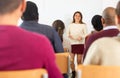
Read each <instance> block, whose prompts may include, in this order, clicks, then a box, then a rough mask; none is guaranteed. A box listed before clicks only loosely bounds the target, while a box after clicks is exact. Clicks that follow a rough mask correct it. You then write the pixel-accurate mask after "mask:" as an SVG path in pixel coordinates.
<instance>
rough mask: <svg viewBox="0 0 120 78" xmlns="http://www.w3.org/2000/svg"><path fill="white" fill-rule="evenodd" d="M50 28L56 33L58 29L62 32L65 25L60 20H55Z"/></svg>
mask: <svg viewBox="0 0 120 78" xmlns="http://www.w3.org/2000/svg"><path fill="white" fill-rule="evenodd" d="M52 26H53V27H54V28H55V29H56V31H58V30H59V29H61V30H64V28H65V25H64V23H63V22H62V21H61V20H55V21H54V22H53V24H52Z"/></svg>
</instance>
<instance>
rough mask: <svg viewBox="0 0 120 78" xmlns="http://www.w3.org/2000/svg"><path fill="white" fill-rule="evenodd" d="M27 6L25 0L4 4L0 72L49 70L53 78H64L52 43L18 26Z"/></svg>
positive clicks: (0, 25)
mask: <svg viewBox="0 0 120 78" xmlns="http://www.w3.org/2000/svg"><path fill="white" fill-rule="evenodd" d="M6 5H7V6H6ZM25 6H26V2H25V0H1V1H0V70H1V71H3V70H27V69H37V68H45V69H46V70H47V71H48V76H49V78H63V77H62V75H61V73H60V71H59V70H58V68H57V66H56V63H55V55H54V51H53V48H52V46H51V44H50V42H49V40H48V39H47V38H46V37H45V36H43V35H40V34H39V35H38V34H36V33H32V32H29V31H26V30H24V29H21V28H19V27H18V26H17V23H18V20H19V18H20V17H21V15H22V13H23V12H24V11H25Z"/></svg>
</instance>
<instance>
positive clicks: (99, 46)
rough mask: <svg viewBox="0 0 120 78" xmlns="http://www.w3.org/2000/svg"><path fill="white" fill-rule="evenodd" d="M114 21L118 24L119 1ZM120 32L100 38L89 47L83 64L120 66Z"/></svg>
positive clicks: (119, 21) (119, 16)
mask: <svg viewBox="0 0 120 78" xmlns="http://www.w3.org/2000/svg"><path fill="white" fill-rule="evenodd" d="M116 14H117V16H116V23H118V26H120V1H119V2H118V4H117V7H116ZM119 48H120V33H119V34H118V36H117V37H112V38H110V37H106V38H101V39H98V40H96V41H95V42H93V44H92V45H91V47H90V48H89V50H88V52H87V55H86V58H85V61H84V63H83V65H104V66H105V65H107V66H120V62H119V61H120V56H119V54H120V50H119Z"/></svg>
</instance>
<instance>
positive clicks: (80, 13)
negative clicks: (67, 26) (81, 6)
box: [73, 11, 84, 24]
mask: <svg viewBox="0 0 120 78" xmlns="http://www.w3.org/2000/svg"><path fill="white" fill-rule="evenodd" d="M77 13H78V14H80V17H81V20H80V21H79V23H81V24H84V22H83V21H82V19H83V16H82V13H81V12H80V11H76V12H75V13H74V14H73V23H75V15H76V14H77Z"/></svg>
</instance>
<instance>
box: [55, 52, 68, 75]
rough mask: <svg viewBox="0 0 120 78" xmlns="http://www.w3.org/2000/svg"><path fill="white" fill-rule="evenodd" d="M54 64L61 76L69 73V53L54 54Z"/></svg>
mask: <svg viewBox="0 0 120 78" xmlns="http://www.w3.org/2000/svg"><path fill="white" fill-rule="evenodd" d="M55 55H56V63H57V66H58V68H59V70H60V71H61V73H62V74H64V73H69V72H70V55H69V53H67V52H66V53H56V54H55Z"/></svg>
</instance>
